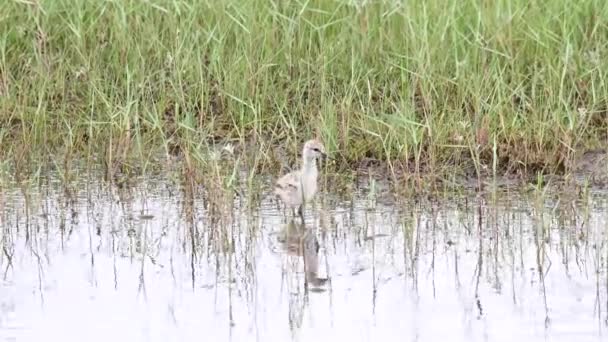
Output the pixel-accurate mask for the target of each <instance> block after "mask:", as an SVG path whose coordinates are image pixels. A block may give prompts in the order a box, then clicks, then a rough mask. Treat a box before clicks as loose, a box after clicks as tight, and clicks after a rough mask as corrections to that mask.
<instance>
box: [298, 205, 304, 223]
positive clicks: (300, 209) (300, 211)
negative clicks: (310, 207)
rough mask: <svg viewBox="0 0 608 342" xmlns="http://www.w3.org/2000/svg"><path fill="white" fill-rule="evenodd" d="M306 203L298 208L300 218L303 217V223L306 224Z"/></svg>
mask: <svg viewBox="0 0 608 342" xmlns="http://www.w3.org/2000/svg"><path fill="white" fill-rule="evenodd" d="M303 208H304V204H302V205H300V208H298V214H299V215H300V218H301V219H302V225H303V224H304V209H303Z"/></svg>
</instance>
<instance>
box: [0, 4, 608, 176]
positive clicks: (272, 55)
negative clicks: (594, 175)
mask: <svg viewBox="0 0 608 342" xmlns="http://www.w3.org/2000/svg"><path fill="white" fill-rule="evenodd" d="M0 13H2V14H1V15H0V31H1V32H3V34H2V36H1V37H0V155H1V156H2V160H9V161H10V163H11V164H12V165H13V166H14V167H15V168H16V169H17V170H20V169H22V170H24V171H29V172H36V166H35V165H36V163H35V161H40V160H42V161H45V160H48V159H52V160H53V161H54V164H55V165H56V166H57V167H59V168H62V167H63V168H69V165H70V164H69V160H71V159H72V158H76V157H88V158H89V159H88V160H93V159H99V158H101V159H102V160H103V161H104V163H105V165H106V167H107V169H108V170H109V172H111V173H113V172H114V171H115V170H116V169H121V170H122V171H124V170H125V168H126V169H132V168H135V169H137V168H146V167H149V165H150V164H151V163H152V164H153V160H154V159H153V158H152V156H154V155H156V154H158V153H162V152H164V153H167V154H174V153H176V152H181V153H182V154H187V155H188V158H187V161H188V166H187V167H188V168H191V165H190V163H191V162H193V163H200V164H202V165H206V164H208V163H209V160H210V159H209V158H208V156H209V153H208V152H209V151H211V147H212V146H211V145H212V144H213V143H215V142H218V141H230V142H233V143H240V144H242V145H246V144H249V145H251V144H253V145H254V146H256V148H258V151H261V152H262V154H261V156H258V157H255V158H244V159H240V158H237V160H239V161H242V162H244V163H248V164H249V165H250V166H251V165H252V166H254V167H255V168H256V169H260V168H265V167H267V166H269V165H270V164H271V163H272V162H273V161H274V160H275V158H274V157H273V156H274V155H275V154H274V150H275V147H280V148H289V151H290V153H292V152H293V151H298V150H299V149H300V143H301V142H302V141H303V140H304V139H306V138H305V137H308V136H311V135H316V136H319V137H321V138H322V139H323V140H324V141H325V142H326V145H327V147H328V149H329V150H330V151H334V152H335V153H337V155H339V156H340V158H339V160H341V161H342V165H345V166H346V165H353V164H354V163H360V162H362V161H365V160H369V159H375V160H383V161H386V162H388V163H387V165H388V166H389V170H390V171H392V172H394V166H395V165H401V166H402V167H405V169H407V170H408V171H411V172H432V173H436V174H447V173H448V172H449V173H453V172H454V170H477V172H476V173H480V172H481V170H482V169H483V168H488V169H489V170H492V171H494V172H497V170H501V171H502V170H504V171H513V170H518V171H524V172H529V171H538V170H545V171H549V172H568V171H569V170H571V169H572V167H573V165H572V164H573V163H574V161H575V160H576V157H577V154H579V153H580V152H584V151H587V150H591V149H594V148H597V147H601V146H605V145H606V143H607V142H608V135H607V131H608V118H607V111H608V108H607V107H608V101H607V95H608V86H607V84H606V78H607V76H608V75H607V73H608V59H606V58H604V57H605V55H606V54H607V53H608V47H607V44H608V40H607V39H606V37H608V4H606V2H605V1H600V0H581V1H576V2H574V1H558V0H553V1H549V2H539V1H523V0H515V1H507V0H498V1H483V2H479V1H469V0H466V1H456V0H448V1H438V0H432V1H421V0H414V1H407V2H404V1H391V0H385V1H365V0H342V1H330V0H309V1H282V0H269V1H253V0H245V1H243V0H238V1H237V0H228V1H217V0H206V1H194V0H150V1H136V0H125V1H87V0H38V1H15V0H9V1H3V2H2V3H1V4H0ZM64 160H65V162H64ZM3 163H4V162H3Z"/></svg>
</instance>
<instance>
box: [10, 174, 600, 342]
mask: <svg viewBox="0 0 608 342" xmlns="http://www.w3.org/2000/svg"><path fill="white" fill-rule="evenodd" d="M366 189H369V186H366V185H365V184H364V185H363V186H361V187H360V189H358V190H356V191H354V192H353V193H349V194H344V195H341V196H330V195H327V194H324V193H322V194H320V196H319V197H318V198H317V200H316V202H315V205H314V208H309V210H307V212H306V222H305V224H304V226H302V225H301V224H300V223H299V221H298V219H295V221H292V218H291V213H290V212H288V211H283V210H282V209H281V208H280V207H279V206H278V205H277V203H276V202H275V201H274V200H273V199H272V198H271V197H270V196H267V195H262V196H248V193H247V192H246V191H244V190H241V191H238V192H236V193H234V194H232V193H227V192H213V191H211V190H209V189H206V188H205V187H204V186H202V185H199V186H197V187H196V189H194V191H193V192H191V191H186V190H187V189H184V188H182V187H181V186H180V185H179V184H175V183H173V182H171V181H169V180H160V179H142V180H140V182H138V183H137V184H135V185H134V186H133V187H122V188H121V187H113V186H108V185H107V184H105V183H104V182H103V181H101V180H97V179H95V180H88V181H83V182H82V183H79V184H75V185H73V186H71V187H69V188H68V190H69V191H66V189H65V188H64V187H63V186H62V184H61V182H59V181H58V180H56V179H54V178H52V177H51V178H50V179H49V180H48V181H47V182H46V183H44V184H43V185H41V186H40V187H28V188H24V187H19V186H16V185H15V186H12V187H8V188H4V189H3V190H2V193H1V195H0V196H1V197H0V210H1V234H2V235H1V238H2V251H1V256H0V266H1V270H0V271H1V273H0V275H1V276H2V277H1V283H0V339H4V340H7V341H41V340H48V341H83V340H85V341H110V340H115V341H131V342H133V341H203V340H204V341H208V340H210V341H243V340H247V341H250V340H256V341H289V340H296V341H313V340H314V341H342V340H345V341H380V340H382V341H404V340H406V341H444V340H449V341H513V340H514V339H520V340H522V341H546V340H550V341H573V340H577V341H599V340H602V338H603V337H604V336H603V335H604V334H605V333H606V332H605V330H606V319H607V317H608V312H607V308H608V296H607V293H608V283H607V281H608V272H607V268H608V265H607V257H608V247H607V245H606V232H607V230H608V221H607V218H608V211H607V209H608V206H607V202H608V193H606V192H602V191H599V190H598V191H593V190H590V191H588V192H580V193H577V192H573V191H570V192H565V193H563V194H562V195H558V194H551V193H549V192H547V193H544V194H543V193H542V192H540V191H535V190H530V189H528V190H526V191H524V190H518V189H510V190H500V191H497V192H494V193H492V192H488V193H484V194H475V193H469V194H462V195H450V196H439V197H437V198H434V197H419V198H414V197H412V198H402V199H398V198H390V199H385V198H380V197H378V196H375V195H374V194H373V193H370V192H369V191H368V190H366ZM254 198H255V199H259V201H258V200H254Z"/></svg>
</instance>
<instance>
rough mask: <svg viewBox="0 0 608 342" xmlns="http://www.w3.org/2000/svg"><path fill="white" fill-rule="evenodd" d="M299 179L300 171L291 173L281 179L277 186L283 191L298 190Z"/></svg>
mask: <svg viewBox="0 0 608 342" xmlns="http://www.w3.org/2000/svg"><path fill="white" fill-rule="evenodd" d="M299 178H300V177H299V172H298V171H294V172H290V173H288V174H286V175H284V176H282V177H281V178H279V179H278V180H277V181H276V183H275V185H276V186H277V187H278V188H281V189H283V190H289V189H290V188H291V189H293V190H297V189H298V186H299Z"/></svg>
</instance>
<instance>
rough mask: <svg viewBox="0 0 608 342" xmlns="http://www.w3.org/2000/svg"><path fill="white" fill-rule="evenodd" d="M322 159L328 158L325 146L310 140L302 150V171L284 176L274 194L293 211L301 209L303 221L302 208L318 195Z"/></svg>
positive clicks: (277, 183) (276, 186) (276, 184)
mask: <svg viewBox="0 0 608 342" xmlns="http://www.w3.org/2000/svg"><path fill="white" fill-rule="evenodd" d="M321 157H323V158H326V157H327V154H326V153H325V147H324V146H323V144H322V143H321V142H320V141H318V140H316V139H313V140H308V141H307V142H306V143H305V144H304V148H303V149H302V167H301V169H300V170H296V171H293V172H290V173H288V174H286V175H284V176H282V177H281V178H279V179H278V180H277V181H276V183H275V188H274V193H275V194H276V195H278V196H279V197H280V198H281V200H282V201H283V203H285V204H286V205H287V206H288V207H291V209H292V211H293V209H294V208H295V207H299V208H298V213H299V214H300V217H302V220H303V219H304V214H303V212H302V207H303V206H304V204H305V203H306V202H308V201H310V200H311V199H312V198H313V197H314V196H315V194H316V193H317V176H318V175H319V171H318V170H317V159H319V158H321ZM294 214H295V213H294Z"/></svg>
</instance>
